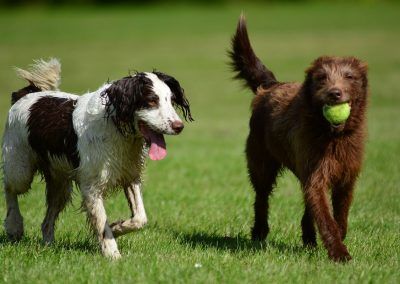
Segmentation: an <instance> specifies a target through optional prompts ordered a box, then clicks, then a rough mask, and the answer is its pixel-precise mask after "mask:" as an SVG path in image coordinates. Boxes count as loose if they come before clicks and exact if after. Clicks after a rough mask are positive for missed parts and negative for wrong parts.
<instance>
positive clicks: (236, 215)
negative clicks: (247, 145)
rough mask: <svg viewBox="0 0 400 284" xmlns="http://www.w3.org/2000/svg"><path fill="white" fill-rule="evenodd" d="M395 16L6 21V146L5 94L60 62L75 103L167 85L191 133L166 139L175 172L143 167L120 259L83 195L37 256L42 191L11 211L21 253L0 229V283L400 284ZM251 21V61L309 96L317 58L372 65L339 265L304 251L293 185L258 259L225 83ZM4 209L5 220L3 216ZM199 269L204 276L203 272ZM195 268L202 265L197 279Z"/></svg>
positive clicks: (207, 14)
mask: <svg viewBox="0 0 400 284" xmlns="http://www.w3.org/2000/svg"><path fill="white" fill-rule="evenodd" d="M399 9H400V6H399V5H394V4H381V5H378V4H371V5H360V4H355V5H345V6H340V5H327V4H325V5H322V4H307V5H303V6H300V5H299V6H297V5H288V4H287V5H266V6H261V5H245V4H243V6H239V5H237V6H211V7H194V6H193V7H184V6H179V7H168V6H160V7H140V8H137V7H132V8H105V7H104V8H102V9H88V8H87V9H82V10H74V9H72V8H68V9H63V10H58V9H41V8H35V9H26V10H3V11H0V131H1V132H3V126H4V123H5V118H6V112H7V109H8V108H9V100H10V93H11V92H12V91H13V90H16V89H18V88H20V87H22V86H24V83H23V82H21V81H20V80H19V79H17V78H16V76H15V74H14V72H13V70H12V68H11V67H12V66H21V67H24V66H26V65H27V64H29V63H31V60H32V59H33V58H40V57H49V56H57V57H59V58H60V59H61V60H62V63H63V73H62V75H63V83H62V89H63V90H66V91H70V92H76V93H83V92H85V91H87V90H94V89H96V88H97V87H98V86H99V85H100V84H102V83H103V82H104V81H106V80H107V79H108V78H110V79H118V78H120V77H122V76H124V75H126V74H128V72H129V70H151V69H152V68H157V69H159V70H161V71H165V72H167V73H169V74H173V75H174V76H176V77H177V78H178V79H179V81H180V82H181V83H182V85H183V86H184V88H185V90H186V92H187V95H188V97H189V98H190V101H191V104H192V111H193V115H194V117H195V119H196V121H195V122H194V123H191V124H187V125H186V128H185V131H184V132H183V133H182V135H180V136H178V137H168V138H167V143H168V146H169V147H168V151H169V152H168V153H169V154H168V157H167V159H166V160H163V161H160V162H157V163H155V162H149V163H148V169H147V171H146V177H147V178H146V183H145V192H144V198H145V205H146V209H147V212H148V217H149V224H148V226H147V227H146V228H145V229H144V230H142V231H140V232H137V233H134V234H130V235H127V236H124V237H122V238H120V239H118V244H119V247H120V250H121V253H122V254H123V259H122V260H121V261H118V262H114V263H113V262H110V261H108V260H106V259H104V258H103V257H102V256H101V255H100V253H99V250H98V247H97V243H96V241H95V240H94V239H93V238H92V237H91V233H90V232H89V230H88V229H87V226H86V223H85V216H84V214H83V213H81V212H80V208H79V205H80V201H81V198H80V196H79V193H78V192H76V194H75V198H74V202H73V204H72V206H70V207H68V209H67V210H66V211H65V212H64V213H63V214H62V216H61V218H60V219H59V222H58V228H57V230H56V242H55V244H54V245H53V246H51V247H45V246H43V245H41V239H40V238H41V237H40V235H41V234H40V223H41V221H42V218H43V216H44V186H43V183H41V182H40V180H39V179H37V180H36V181H35V182H34V184H33V186H32V187H33V188H32V190H31V191H30V193H29V194H28V195H26V196H23V197H21V198H20V203H21V210H22V213H23V215H24V221H25V237H24V238H23V240H22V241H21V242H19V243H17V244H11V243H9V242H8V241H7V239H6V236H5V233H4V230H3V229H0V261H1V264H0V282H10V283H15V282H29V283H35V282H41V283H46V282H50V283H51V282H91V283H97V282H115V283H124V282H125V283H126V282H134V281H135V282H202V283H206V282H207V283H209V282H224V283H232V282H233V283H239V282H240V283H242V282H249V283H252V282H260V283H261V282H262V283H275V282H282V283H291V282H301V283H305V282H307V283H336V282H357V283H358V282H362V283H366V282H372V283H398V282H399V280H400V272H399V271H400V269H399V268H400V267H399V259H400V241H399V233H400V212H399V211H400V205H399V200H400V199H399V198H400V196H399V191H398V188H399V184H400V163H399V162H398V157H399V154H400V124H399V123H398V120H399V111H400V96H399V93H400V85H399V78H400V52H399V50H400V36H399V35H400V17H399V13H398V11H399ZM242 10H244V11H245V12H246V15H247V17H248V21H249V31H250V36H251V38H252V41H253V44H254V46H255V49H256V51H257V53H258V54H259V56H260V57H261V58H262V59H263V60H264V61H265V62H266V63H267V65H268V66H269V67H270V68H271V69H272V70H273V71H274V72H275V74H276V75H277V77H278V78H279V79H280V80H290V81H294V80H297V81H299V80H302V78H303V76H304V75H303V70H304V69H305V68H306V67H307V66H308V64H310V62H311V61H312V59H314V58H315V57H317V56H319V55H322V54H336V55H355V56H358V57H361V58H362V59H364V60H366V61H368V62H369V65H370V76H369V77H370V86H371V98H370V108H369V113H368V118H369V119H368V124H369V125H368V126H369V138H368V144H367V149H366V160H365V163H364V168H363V172H362V174H361V176H360V179H359V182H358V186H357V190H356V196H355V200H354V204H353V206H352V209H351V212H350V221H349V227H350V228H349V234H348V237H347V239H346V244H347V245H348V248H349V250H350V252H351V254H352V256H353V260H352V261H351V262H350V263H348V264H344V265H342V264H335V263H332V262H330V261H329V260H328V258H327V253H326V251H325V249H324V248H323V247H322V245H321V243H319V246H318V248H317V249H315V250H312V251H309V250H304V249H303V248H302V244H301V237H300V219H301V216H302V211H303V205H302V198H301V193H300V190H299V186H298V183H297V181H296V180H295V178H294V177H293V176H292V175H291V174H289V173H287V174H285V175H284V176H283V177H282V178H281V179H280V180H279V183H278V189H277V190H276V191H275V194H274V196H273V198H272V200H271V211H270V212H271V216H270V225H271V233H270V235H269V236H268V241H267V242H265V243H262V244H256V243H252V242H251V241H250V238H249V231H250V227H251V225H252V209H251V206H252V202H253V192H252V189H251V187H250V185H249V182H248V178H247V174H246V170H245V157H244V141H245V138H246V134H247V132H248V126H247V124H248V119H249V115H250V111H249V104H250V100H251V94H249V92H248V91H247V90H243V89H241V88H240V85H239V83H237V82H233V81H232V80H231V79H230V78H231V76H232V73H230V71H229V68H228V67H227V65H226V62H227V57H226V51H227V49H228V47H229V41H230V36H231V34H232V33H233V31H234V29H235V25H236V21H237V18H238V16H239V14H240V12H241V11H242ZM4 204H5V202H4V198H3V197H1V200H0V216H1V218H4V216H5V213H6V212H5V206H4ZM106 205H107V210H108V214H109V217H110V220H114V219H117V218H121V217H128V215H129V211H128V206H127V204H126V201H125V200H124V197H123V194H121V193H118V194H115V195H113V196H111V197H110V198H109V199H108V200H107V203H106ZM196 264H201V267H196ZM197 266H198V265H197Z"/></svg>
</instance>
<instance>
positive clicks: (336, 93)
mask: <svg viewBox="0 0 400 284" xmlns="http://www.w3.org/2000/svg"><path fill="white" fill-rule="evenodd" d="M328 96H329V98H330V99H333V100H339V99H340V98H341V97H342V91H341V90H339V89H332V90H329V92H328Z"/></svg>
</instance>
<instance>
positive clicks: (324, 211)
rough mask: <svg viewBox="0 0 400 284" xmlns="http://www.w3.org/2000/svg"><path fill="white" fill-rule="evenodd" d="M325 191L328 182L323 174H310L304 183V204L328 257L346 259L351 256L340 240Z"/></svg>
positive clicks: (336, 259)
mask: <svg viewBox="0 0 400 284" xmlns="http://www.w3.org/2000/svg"><path fill="white" fill-rule="evenodd" d="M327 191H328V182H327V181H326V179H325V178H324V176H323V175H322V174H318V173H314V174H313V175H311V177H310V178H309V179H308V181H307V182H306V183H305V184H304V194H305V201H306V206H308V208H310V210H311V215H312V217H313V218H314V220H315V222H316V224H317V227H318V230H319V232H320V234H321V239H322V241H323V243H324V245H325V247H326V249H327V250H328V255H329V257H330V258H331V259H332V260H334V261H347V260H350V259H351V256H350V254H349V252H348V250H347V248H346V246H345V245H344V244H343V242H342V238H341V233H340V230H339V226H338V224H337V223H336V221H335V220H334V219H333V216H332V214H331V213H330V208H329V203H328V197H327Z"/></svg>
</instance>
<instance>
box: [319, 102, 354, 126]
mask: <svg viewBox="0 0 400 284" xmlns="http://www.w3.org/2000/svg"><path fill="white" fill-rule="evenodd" d="M322 113H323V115H324V117H325V118H326V120H328V121H329V122H330V123H331V124H342V123H344V122H345V121H346V120H347V119H348V118H349V116H350V104H349V103H343V104H339V105H333V106H330V105H324V106H323V108H322Z"/></svg>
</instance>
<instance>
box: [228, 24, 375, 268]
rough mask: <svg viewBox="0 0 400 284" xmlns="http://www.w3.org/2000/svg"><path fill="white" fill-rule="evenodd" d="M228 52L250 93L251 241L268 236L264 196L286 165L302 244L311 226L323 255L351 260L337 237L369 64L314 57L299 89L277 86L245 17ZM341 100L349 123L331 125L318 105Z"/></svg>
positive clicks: (356, 162) (357, 163)
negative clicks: (295, 193) (298, 199)
mask: <svg viewBox="0 0 400 284" xmlns="http://www.w3.org/2000/svg"><path fill="white" fill-rule="evenodd" d="M232 48H233V50H232V51H231V52H230V56H231V58H232V61H233V63H232V65H233V68H234V70H235V71H236V72H237V76H236V78H238V79H244V80H245V82H246V84H247V86H248V87H250V88H251V89H252V91H253V92H254V93H255V95H256V96H255V97H254V99H253V102H252V116H251V119H250V134H249V136H248V139H247V145H246V154H247V165H248V171H249V175H250V179H251V182H252V184H253V187H254V190H255V192H256V198H255V203H254V210H255V222H254V227H253V230H252V237H253V239H256V240H257V239H258V240H263V239H265V238H266V236H267V234H268V232H269V228H268V220H267V219H268V197H269V195H270V193H271V191H272V189H273V187H274V185H275V180H276V177H277V175H278V173H279V172H281V171H282V170H283V169H285V168H287V169H289V170H291V171H292V172H293V173H294V174H295V175H296V176H297V178H298V179H299V180H300V183H301V186H302V190H303V193H304V202H305V211H304V215H303V218H302V221H301V227H302V231H303V236H302V238H303V242H304V244H305V245H306V246H315V245H316V234H315V228H314V222H315V223H316V225H317V228H318V230H319V232H320V234H321V238H322V241H323V243H324V245H325V247H326V249H327V250H328V254H329V257H330V258H331V259H333V260H335V261H346V260H349V259H351V257H350V254H349V252H348V251H347V248H346V246H345V245H344V244H343V240H344V238H345V237H346V232H347V217H348V213H349V207H350V204H351V201H352V195H353V189H354V185H355V182H356V179H357V176H358V174H359V172H360V168H361V163H362V158H363V152H364V140H365V138H364V136H365V111H366V105H367V94H368V91H367V85H368V82H367V65H366V64H365V63H363V62H361V61H360V60H358V59H356V58H354V57H344V58H342V57H320V58H318V59H316V60H315V61H314V62H313V64H312V65H311V67H310V68H308V69H307V71H306V78H305V81H304V82H303V84H300V83H281V82H279V81H277V80H276V79H275V76H274V75H273V73H272V72H271V71H269V70H268V69H267V68H266V67H265V66H264V65H263V64H262V62H261V61H260V60H259V59H258V58H257V57H256V55H255V54H254V52H253V50H252V47H251V45H250V42H249V38H248V35H247V29H246V22H245V19H244V17H241V18H240V20H239V23H238V26H237V31H236V34H235V35H234V37H233V39H232ZM344 102H348V103H349V104H350V106H351V112H350V116H349V118H348V119H347V120H346V121H345V122H344V123H342V124H340V125H331V124H330V123H329V122H328V121H327V120H326V119H325V118H324V116H323V112H322V109H323V106H324V105H335V104H339V103H344ZM330 189H331V194H332V208H333V210H332V211H333V215H332V213H331V209H330V204H329V201H328V193H329V190H330Z"/></svg>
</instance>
